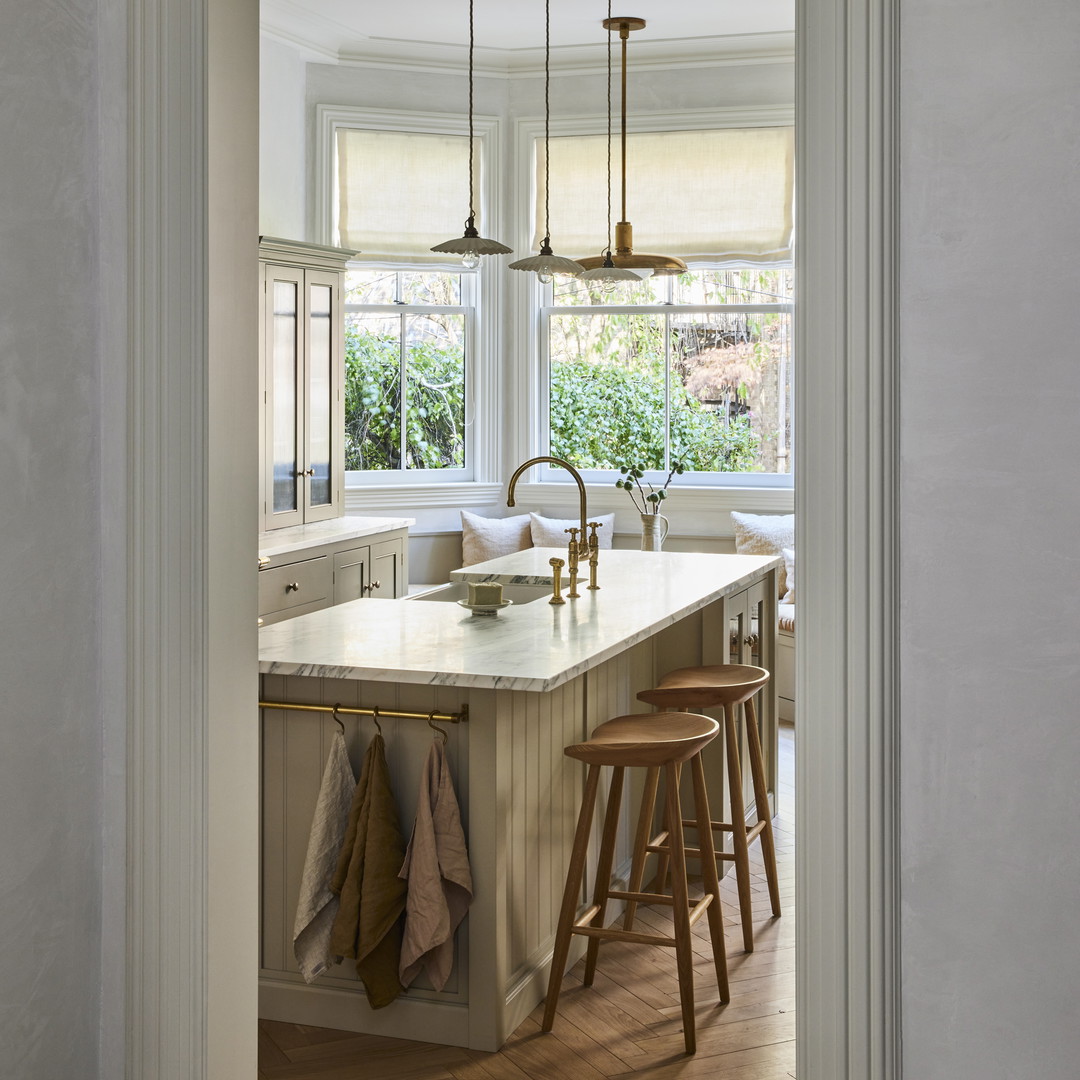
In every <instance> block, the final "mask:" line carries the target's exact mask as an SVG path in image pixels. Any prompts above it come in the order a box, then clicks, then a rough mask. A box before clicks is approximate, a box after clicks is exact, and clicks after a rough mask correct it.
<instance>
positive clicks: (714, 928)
mask: <svg viewBox="0 0 1080 1080" xmlns="http://www.w3.org/2000/svg"><path fill="white" fill-rule="evenodd" d="M719 731H720V725H719V724H717V722H716V721H715V720H713V719H711V718H710V717H708V716H697V715H695V714H693V713H688V712H677V713H676V712H672V713H654V714H650V715H647V716H617V717H615V719H614V720H609V721H608V722H607V723H606V724H601V725H600V726H599V727H598V728H597V729H596V730H595V731H594V732H593V733H592V735H591V736H590V737H589V739H588V741H587V742H583V743H577V744H575V745H573V746H568V747H566V749H565V750H564V753H565V754H566V755H567V756H568V757H572V758H576V759H577V760H578V761H584V762H585V763H586V764H587V765H588V766H589V772H588V775H587V777H586V780H585V794H584V797H583V799H582V803H581V813H580V814H579V815H578V822H577V831H576V832H575V834H574V847H573V850H572V852H571V854H570V868H569V870H568V871H567V875H566V889H565V891H564V892H563V901H562V909H561V910H560V913H559V923H558V928H557V930H556V933H555V950H554V952H553V954H552V957H551V978H550V980H549V982H548V993H547V1002H546V1004H545V1006H544V1022H543V1030H544V1031H550V1030H551V1027H552V1024H553V1023H554V1022H555V1009H556V1007H557V1005H558V1003H559V991H560V989H561V987H562V979H563V972H564V969H565V968H566V961H567V957H568V955H569V952H570V938H571V935H573V934H583V935H585V936H586V937H588V939H589V945H588V951H587V953H586V959H585V980H584V981H585V985H586V986H591V985H592V982H593V976H594V975H595V973H596V959H597V953H598V951H599V948H600V942H601V941H602V940H603V939H604V938H613V939H619V940H622V941H632V942H637V943H639V944H646V945H665V946H668V947H670V948H673V949H674V950H675V959H676V966H677V968H678V976H679V1000H680V1003H681V1005H682V1020H683V1038H684V1040H685V1042H686V1052H687V1053H688V1054H692V1053H694V1051H695V1049H696V1039H695V1034H694V966H693V965H694V960H693V949H692V943H691V937H690V928H691V927H692V926H693V925H694V924H695V923H696V922H697V921H698V919H700V918H701V916H702V914H703V913H705V912H707V913H708V917H709V934H710V936H711V938H712V953H713V964H714V966H715V968H716V984H717V987H718V988H719V990H720V1001H721V1002H727V1001H728V1000H729V994H728V978H727V958H726V954H725V952H724V920H723V915H722V912H721V910H720V882H719V880H718V877H717V872H716V860H715V857H714V856H713V852H712V834H711V833H710V832H708V831H706V834H705V838H704V840H703V841H702V853H703V854H702V865H703V867H704V870H703V877H704V882H705V895H704V896H703V897H702V898H701V899H700V900H699V901H697V903H695V904H694V905H693V907H692V908H691V906H690V901H689V896H688V891H687V881H686V857H685V854H684V851H683V843H682V830H681V829H680V828H678V822H680V821H681V820H682V808H681V806H680V803H679V784H678V782H677V776H676V769H677V768H678V767H679V766H681V765H682V764H683V763H684V762H687V761H689V762H690V767H691V770H692V773H693V780H694V803H695V809H696V813H697V815H698V817H699V818H702V819H704V820H708V818H709V800H708V796H707V795H706V792H705V771H704V769H703V768H702V766H701V748H702V747H703V746H705V745H706V744H708V743H710V742H711V741H712V740H713V739H714V738H715V737H716V735H717V733H718V732H719ZM603 765H611V766H613V768H614V772H613V774H612V778H611V789H610V791H609V793H608V802H607V811H606V813H605V815H604V829H603V838H602V840H601V842H600V853H599V857H598V861H597V867H596V889H595V891H594V893H593V902H592V904H591V906H590V907H589V908H588V909H587V910H586V911H585V912H584V913H583V914H582V915H581V916H580V917H577V918H575V914H576V912H577V906H578V898H579V896H580V895H581V879H582V875H583V873H584V870H585V857H586V854H587V851H588V846H589V833H590V831H591V829H592V819H593V807H594V804H595V802H596V792H597V789H598V786H599V783H600V768H601V766H603ZM627 767H631V768H646V769H650V770H652V769H655V770H656V771H657V772H659V770H660V769H663V770H664V773H665V775H666V777H667V796H666V803H665V817H666V820H667V822H668V827H669V832H670V835H671V844H670V852H671V864H672V866H671V892H672V895H671V896H663V895H659V894H652V893H643V892H641V891H640V882H639V884H638V888H637V889H634V890H631V891H629V892H620V891H616V890H613V889H612V888H611V865H612V860H613V858H614V853H615V838H616V835H617V832H618V824H619V810H620V804H621V802H622V787H623V771H624V770H625V769H626V768H627ZM612 899H615V900H627V901H633V902H634V903H635V904H638V903H640V904H670V905H671V906H672V913H673V917H674V922H675V934H674V937H668V936H666V935H663V934H642V933H636V932H633V931H628V930H625V929H620V928H616V927H611V928H605V927H604V917H605V914H606V912H607V902H608V900H612Z"/></svg>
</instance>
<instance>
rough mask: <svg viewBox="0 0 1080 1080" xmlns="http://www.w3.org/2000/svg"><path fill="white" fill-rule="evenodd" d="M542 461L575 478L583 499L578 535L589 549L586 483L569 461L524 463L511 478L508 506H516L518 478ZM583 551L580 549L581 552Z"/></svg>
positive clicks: (533, 461) (544, 457)
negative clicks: (587, 541)
mask: <svg viewBox="0 0 1080 1080" xmlns="http://www.w3.org/2000/svg"><path fill="white" fill-rule="evenodd" d="M542 461H549V462H551V464H553V465H561V466H562V467H563V468H564V469H565V470H566V471H567V472H568V473H569V474H570V475H571V476H572V477H573V478H574V483H576V484H577V486H578V496H579V497H580V499H581V532H580V533H579V534H578V535H579V536H580V537H581V541H580V542H581V543H583V544H585V548H586V549H587V547H588V545H587V543H586V542H585V536H586V533H585V523H586V521H587V520H588V518H589V511H588V508H587V506H586V504H585V481H584V480H582V479H581V473H579V472H578V471H577V469H575V468H574V466H573V465H571V464H570V462H569V461H563V459H562V458H557V457H547V456H543V457H534V458H529V460H528V461H524V462H522V463H521V464H520V465H519V466H518V467H517V468H516V469H515V470H514V475H513V476H511V477H510V484H509V486H508V487H507V489H506V505H507V506H513V505H514V488H515V487H517V482H518V477H519V476H520V475H521V474H522V473H523V472H524V471H525V470H526V469H529V468H531V467H532V466H533V465H539V464H540V463H541V462H542ZM580 550H582V549H580V548H579V551H580Z"/></svg>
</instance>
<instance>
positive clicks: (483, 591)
mask: <svg viewBox="0 0 1080 1080" xmlns="http://www.w3.org/2000/svg"><path fill="white" fill-rule="evenodd" d="M469 603H470V604H473V605H475V606H480V605H490V606H492V607H494V606H496V605H498V604H501V603H502V586H501V585H500V584H499V583H498V582H497V581H481V582H475V581H470V582H469Z"/></svg>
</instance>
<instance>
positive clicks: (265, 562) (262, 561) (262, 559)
mask: <svg viewBox="0 0 1080 1080" xmlns="http://www.w3.org/2000/svg"><path fill="white" fill-rule="evenodd" d="M269 565H270V556H269V555H260V556H259V569H260V570H262V569H263V568H264V567H267V566H269Z"/></svg>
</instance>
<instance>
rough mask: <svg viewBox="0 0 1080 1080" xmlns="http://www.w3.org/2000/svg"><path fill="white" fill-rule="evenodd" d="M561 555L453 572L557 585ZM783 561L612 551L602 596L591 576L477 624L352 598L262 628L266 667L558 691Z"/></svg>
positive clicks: (456, 615) (463, 615) (432, 608)
mask: <svg viewBox="0 0 1080 1080" xmlns="http://www.w3.org/2000/svg"><path fill="white" fill-rule="evenodd" d="M563 554H565V553H564V552H563V551H561V550H558V551H557V550H556V549H554V548H533V549H531V550H528V551H522V552H518V553H517V554H514V555H506V556H503V557H502V558H501V559H493V560H491V561H490V562H486V563H478V564H476V565H475V566H470V567H469V568H468V569H467V570H465V571H457V572H456V576H460V577H464V578H467V579H470V580H482V581H491V580H500V581H503V582H504V583H507V584H509V583H512V582H519V583H535V582H538V581H550V573H551V568H550V566H547V560H548V559H550V558H551V557H552V556H553V555H559V556H560V557H562V555H563ZM780 563H781V560H780V559H778V558H774V557H772V556H760V555H716V554H702V553H685V552H666V551H665V552H651V551H649V552H647V551H625V550H620V549H605V550H604V551H601V553H600V564H599V584H600V589H599V590H598V591H596V592H589V591H588V590H587V589H586V588H585V587H584V586H585V584H587V583H588V576H587V574H586V578H585V581H584V582H583V583H582V587H581V597H580V599H577V600H568V601H567V602H566V604H565V605H563V606H561V607H557V606H553V605H551V604H549V603H548V602H547V600H546V599H544V598H541V599H539V600H535V601H532V602H531V603H523V604H518V605H514V606H513V607H507V608H505V609H504V610H503V611H502V612H500V613H499V614H498V615H495V616H489V617H479V616H473V615H471V614H469V612H467V611H465V610H463V609H462V608H460V607H459V606H458V605H457V604H455V603H452V602H451V603H443V602H433V601H421V600H404V599H403V600H376V599H370V600H367V599H365V600H354V601H352V602H351V603H347V604H338V605H336V606H334V607H330V608H324V609H323V610H322V611H315V612H312V613H311V614H309V615H300V616H298V617H297V618H295V619H287V620H285V621H284V622H280V623H276V624H274V625H273V626H266V627H263V628H262V629H261V630H260V631H259V670H260V671H261V672H263V673H264V674H273V675H308V676H315V677H322V678H335V679H357V680H374V681H376V682H400V683H422V684H429V685H448V686H475V687H489V688H496V689H506V690H534V691H546V690H552V689H554V688H555V687H556V686H559V685H561V684H562V683H564V682H567V681H568V680H570V679H572V678H574V677H575V676H577V675H580V674H581V673H582V672H583V671H587V670H588V669H589V668H591V667H594V666H595V665H597V664H600V663H602V662H603V661H605V660H608V659H610V658H611V657H612V656H617V655H618V654H619V653H620V652H622V651H624V650H625V649H627V648H629V647H630V646H631V645H634V644H636V643H637V642H639V641H643V640H644V639H645V638H647V637H650V636H651V635H653V634H655V633H656V632H657V631H659V630H661V629H663V628H664V627H666V626H670V625H671V624H672V623H675V622H678V620H679V619H681V618H684V617H685V616H686V615H689V614H690V613H691V612H694V611H696V610H698V609H699V608H702V607H704V606H705V605H706V604H708V603H710V602H712V601H713V600H716V599H718V598H719V597H721V596H723V595H727V594H732V593H736V592H739V591H740V590H741V589H743V588H745V587H746V586H747V585H750V584H752V583H753V582H754V581H755V580H756V579H758V578H759V577H761V576H762V575H763V574H765V573H767V572H768V571H769V570H772V569H775V568H776V567H778V566H779V565H780ZM545 567H546V568H547V573H546V574H545V572H544V568H545ZM585 569H586V571H587V569H588V567H587V566H586V567H585ZM565 580H566V578H565V577H564V582H565Z"/></svg>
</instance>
